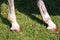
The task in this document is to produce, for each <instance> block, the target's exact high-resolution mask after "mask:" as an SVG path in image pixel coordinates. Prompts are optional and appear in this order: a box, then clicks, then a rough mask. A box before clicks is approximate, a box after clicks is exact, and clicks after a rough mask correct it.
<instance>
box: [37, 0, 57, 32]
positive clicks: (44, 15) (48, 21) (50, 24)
mask: <svg viewBox="0 0 60 40" xmlns="http://www.w3.org/2000/svg"><path fill="white" fill-rule="evenodd" d="M37 5H38V7H39V10H40V12H41V15H42V18H43V20H44V21H45V23H46V24H48V27H47V29H50V30H52V31H56V25H55V24H54V23H53V21H52V20H51V18H50V16H49V14H48V12H47V9H46V7H45V4H44V2H43V0H38V3H37Z"/></svg>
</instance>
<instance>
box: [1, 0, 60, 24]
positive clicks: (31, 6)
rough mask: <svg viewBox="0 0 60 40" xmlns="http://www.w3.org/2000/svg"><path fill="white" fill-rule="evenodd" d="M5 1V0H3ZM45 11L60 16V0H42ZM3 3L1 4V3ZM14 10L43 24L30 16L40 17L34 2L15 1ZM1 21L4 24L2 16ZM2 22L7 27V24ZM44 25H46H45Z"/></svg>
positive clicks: (26, 0)
mask: <svg viewBox="0 0 60 40" xmlns="http://www.w3.org/2000/svg"><path fill="white" fill-rule="evenodd" d="M4 1H6V0H4ZM44 2H45V4H46V7H47V10H48V12H49V14H50V15H53V16H55V15H58V16H60V0H44ZM1 3H3V2H1ZM1 3H0V4H1ZM15 8H16V9H18V10H19V11H20V12H23V13H24V14H25V15H27V16H28V17H30V18H31V19H32V20H35V21H37V22H38V23H40V24H45V23H44V22H43V21H42V20H40V19H38V18H37V17H35V16H33V15H32V14H38V15H40V12H39V9H38V7H37V4H36V2H35V0H15ZM0 17H1V19H2V21H3V22H4V21H5V20H6V22H8V21H7V19H5V18H4V17H3V16H2V15H0ZM6 22H4V23H5V24H7V25H8V23H9V22H8V23H6ZM45 25H46V24H45Z"/></svg>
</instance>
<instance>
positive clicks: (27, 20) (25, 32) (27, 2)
mask: <svg viewBox="0 0 60 40" xmlns="http://www.w3.org/2000/svg"><path fill="white" fill-rule="evenodd" d="M5 2H6V0H4V1H2V0H1V1H0V6H1V7H0V9H1V10H0V12H1V13H0V40H60V6H59V5H60V4H59V1H58V0H57V1H55V0H44V2H45V4H46V7H47V10H48V12H49V13H50V16H51V19H52V21H53V22H54V23H55V24H57V26H58V29H59V34H54V33H53V32H51V31H49V30H47V29H46V24H45V23H44V22H43V21H42V17H41V15H40V13H39V10H38V7H37V5H36V3H35V1H34V0H15V12H16V17H17V22H18V23H19V25H20V27H21V30H22V31H21V32H19V33H16V32H12V31H10V22H9V21H8V16H7V14H8V9H7V4H6V3H5Z"/></svg>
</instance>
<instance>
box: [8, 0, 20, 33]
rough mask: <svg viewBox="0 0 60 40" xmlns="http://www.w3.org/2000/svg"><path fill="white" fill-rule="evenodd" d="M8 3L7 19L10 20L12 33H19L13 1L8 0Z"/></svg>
mask: <svg viewBox="0 0 60 40" xmlns="http://www.w3.org/2000/svg"><path fill="white" fill-rule="evenodd" d="M8 3H9V6H8V7H9V14H8V19H9V20H10V22H11V24H12V27H11V30H12V31H17V32H19V31H20V30H19V25H18V23H17V21H16V15H15V10H14V0H8Z"/></svg>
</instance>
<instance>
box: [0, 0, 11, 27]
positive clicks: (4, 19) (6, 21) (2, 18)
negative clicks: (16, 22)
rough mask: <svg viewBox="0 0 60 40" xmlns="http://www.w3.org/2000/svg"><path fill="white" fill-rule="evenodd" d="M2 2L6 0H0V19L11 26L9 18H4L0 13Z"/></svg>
mask: <svg viewBox="0 0 60 40" xmlns="http://www.w3.org/2000/svg"><path fill="white" fill-rule="evenodd" d="M3 2H7V1H6V0H5V1H4V0H3V1H1V0H0V19H1V20H2V22H3V23H4V24H6V25H8V26H10V27H11V23H10V22H9V20H8V19H6V18H4V17H3V15H2V14H1V4H2V3H3Z"/></svg>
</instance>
